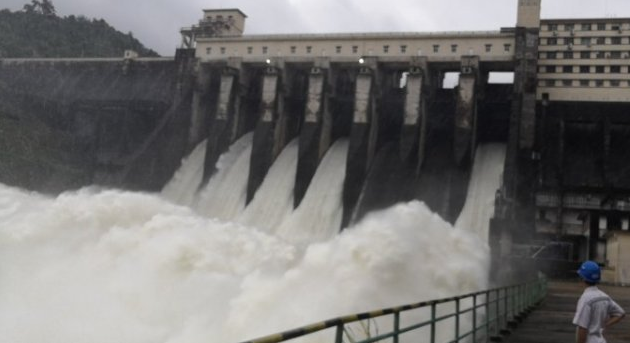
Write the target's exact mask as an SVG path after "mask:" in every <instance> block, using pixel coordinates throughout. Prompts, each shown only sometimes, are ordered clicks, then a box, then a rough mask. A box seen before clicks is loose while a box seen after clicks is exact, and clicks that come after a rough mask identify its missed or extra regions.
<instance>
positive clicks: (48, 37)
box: [0, 0, 158, 58]
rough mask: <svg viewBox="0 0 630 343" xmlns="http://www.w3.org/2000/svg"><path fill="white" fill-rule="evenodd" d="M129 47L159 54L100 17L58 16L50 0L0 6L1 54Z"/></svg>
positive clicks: (98, 53) (90, 53)
mask: <svg viewBox="0 0 630 343" xmlns="http://www.w3.org/2000/svg"><path fill="white" fill-rule="evenodd" d="M128 49H130V50H134V51H136V52H138V54H139V55H140V56H146V57H150V56H158V54H157V53H156V52H155V51H153V50H151V49H147V48H146V47H144V46H143V45H142V43H140V42H139V41H138V40H137V39H135V38H134V37H133V35H132V33H131V32H129V33H127V34H125V33H122V32H119V31H117V30H116V29H114V28H113V27H111V26H110V25H109V24H107V22H106V21H105V20H103V19H88V18H86V17H84V16H74V15H70V16H67V17H59V16H57V15H56V11H55V8H54V6H53V4H52V1H50V0H42V1H41V2H40V1H39V0H33V1H32V2H31V3H30V4H27V5H25V6H24V9H23V10H22V11H16V12H11V11H10V10H8V9H4V10H0V58H2V57H26V58H28V57H121V56H123V53H124V51H125V50H128Z"/></svg>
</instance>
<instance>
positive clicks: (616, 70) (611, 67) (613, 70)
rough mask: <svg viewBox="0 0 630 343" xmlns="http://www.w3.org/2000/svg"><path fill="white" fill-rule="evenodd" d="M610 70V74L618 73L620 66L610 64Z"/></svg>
mask: <svg viewBox="0 0 630 343" xmlns="http://www.w3.org/2000/svg"><path fill="white" fill-rule="evenodd" d="M610 72H611V73H612V74H619V73H621V66H610Z"/></svg>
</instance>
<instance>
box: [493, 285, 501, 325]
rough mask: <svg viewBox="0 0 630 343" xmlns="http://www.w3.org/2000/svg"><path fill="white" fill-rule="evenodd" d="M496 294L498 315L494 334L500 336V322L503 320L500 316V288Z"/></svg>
mask: <svg viewBox="0 0 630 343" xmlns="http://www.w3.org/2000/svg"><path fill="white" fill-rule="evenodd" d="M496 293H497V295H496V299H494V301H495V305H494V307H495V308H496V313H495V318H496V323H495V324H494V334H495V335H497V336H498V335H499V326H501V322H500V320H501V319H500V317H499V315H500V314H501V311H500V308H499V305H500V302H501V300H500V299H499V298H500V297H501V289H500V288H499V289H497V290H496Z"/></svg>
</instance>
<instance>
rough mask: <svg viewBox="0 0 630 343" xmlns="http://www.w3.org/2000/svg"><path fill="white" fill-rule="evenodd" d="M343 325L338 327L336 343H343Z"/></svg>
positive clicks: (340, 324)
mask: <svg viewBox="0 0 630 343" xmlns="http://www.w3.org/2000/svg"><path fill="white" fill-rule="evenodd" d="M343 326H344V324H343V323H339V325H337V330H336V333H335V343H343Z"/></svg>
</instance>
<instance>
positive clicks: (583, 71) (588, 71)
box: [580, 66, 591, 74]
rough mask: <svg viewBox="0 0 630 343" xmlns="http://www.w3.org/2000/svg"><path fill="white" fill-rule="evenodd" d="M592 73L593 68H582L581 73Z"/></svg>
mask: <svg viewBox="0 0 630 343" xmlns="http://www.w3.org/2000/svg"><path fill="white" fill-rule="evenodd" d="M590 71H591V67H589V66H580V73H582V74H588V73H590Z"/></svg>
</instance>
